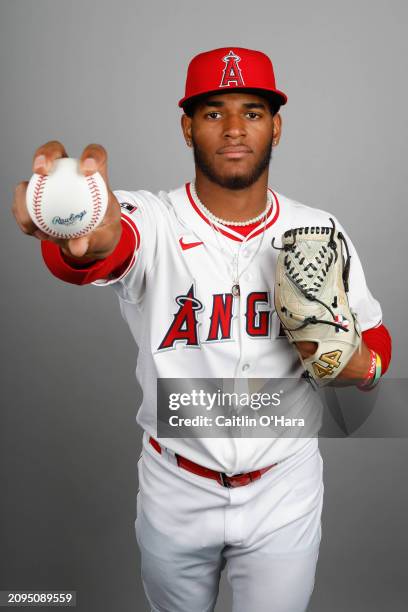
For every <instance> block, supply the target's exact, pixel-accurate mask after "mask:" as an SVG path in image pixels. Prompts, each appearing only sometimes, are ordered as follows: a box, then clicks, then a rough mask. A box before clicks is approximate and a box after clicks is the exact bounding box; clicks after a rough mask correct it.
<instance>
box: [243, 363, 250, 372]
mask: <svg viewBox="0 0 408 612" xmlns="http://www.w3.org/2000/svg"><path fill="white" fill-rule="evenodd" d="M250 367H251V366H250V365H249V363H244V365H243V366H242V371H243V372H246V371H247V370H249V368H250Z"/></svg>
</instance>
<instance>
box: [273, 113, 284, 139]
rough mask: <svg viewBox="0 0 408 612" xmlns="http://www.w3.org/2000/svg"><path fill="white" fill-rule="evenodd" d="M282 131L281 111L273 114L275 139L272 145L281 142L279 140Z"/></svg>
mask: <svg viewBox="0 0 408 612" xmlns="http://www.w3.org/2000/svg"><path fill="white" fill-rule="evenodd" d="M281 133H282V117H281V116H280V114H279V113H275V115H274V116H273V140H272V145H273V146H274V147H275V146H276V145H278V144H279V140H280V137H281Z"/></svg>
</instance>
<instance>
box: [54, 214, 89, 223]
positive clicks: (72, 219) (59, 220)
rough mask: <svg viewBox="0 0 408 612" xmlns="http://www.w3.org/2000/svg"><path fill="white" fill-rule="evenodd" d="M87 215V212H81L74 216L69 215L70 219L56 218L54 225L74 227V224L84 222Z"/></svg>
mask: <svg viewBox="0 0 408 612" xmlns="http://www.w3.org/2000/svg"><path fill="white" fill-rule="evenodd" d="M86 214H87V211H86V210H82V211H81V212H79V213H77V214H74V213H71V214H70V215H69V217H68V218H66V219H63V218H62V217H58V216H57V217H54V218H53V220H52V223H53V224H54V225H73V224H74V223H77V222H78V221H82V219H83V218H84V217H85V215H86Z"/></svg>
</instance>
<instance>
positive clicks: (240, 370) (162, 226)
mask: <svg viewBox="0 0 408 612" xmlns="http://www.w3.org/2000/svg"><path fill="white" fill-rule="evenodd" d="M270 192H271V194H272V206H271V208H270V210H269V212H268V215H267V217H266V218H265V220H264V222H262V223H261V224H260V225H259V226H257V227H256V228H255V229H254V230H253V231H252V232H251V233H250V234H248V235H247V236H246V237H244V236H242V235H241V234H240V233H238V232H236V231H235V230H234V229H231V228H228V227H227V226H225V225H220V224H218V223H214V222H211V221H210V219H209V218H208V216H206V214H205V213H204V212H203V209H202V208H201V207H200V205H199V203H198V202H197V201H195V200H194V197H193V195H192V192H191V188H190V184H189V183H187V184H186V185H184V186H182V187H180V188H179V189H176V190H174V191H170V192H169V193H166V192H163V191H162V192H160V193H159V194H158V195H154V194H153V193H150V192H148V191H134V192H133V191H132V192H130V191H115V192H114V194H115V196H116V198H117V199H118V201H119V202H120V203H121V205H122V214H123V219H125V221H126V222H127V223H129V225H130V226H131V227H132V229H133V230H134V232H135V236H136V250H135V256H134V258H133V259H132V261H131V264H130V265H129V267H128V269H127V271H126V272H125V273H124V274H123V275H122V277H121V278H120V279H116V280H111V279H105V280H100V281H96V282H95V283H94V284H95V285H99V286H106V285H112V287H113V288H114V290H115V291H116V293H117V295H118V297H119V302H120V307H121V312H122V315H123V317H124V319H125V321H126V322H127V323H128V325H129V327H130V330H131V332H132V334H133V337H134V339H135V341H136V344H137V346H138V348H139V354H138V360H137V368H136V377H137V380H138V381H139V383H140V385H141V387H142V390H143V402H142V405H141V407H140V409H139V411H138V414H137V422H138V423H139V424H140V425H141V427H142V428H143V429H144V430H145V431H146V432H147V433H148V434H150V435H152V436H157V428H156V385H157V378H158V377H160V378H200V377H202V378H219V377H223V378H263V379H268V378H299V377H300V376H301V374H302V372H303V368H302V365H301V362H300V360H299V357H298V354H297V352H296V349H295V348H294V347H293V346H292V345H291V344H290V343H289V342H288V341H287V339H286V337H285V336H282V334H279V331H280V322H279V319H278V317H277V315H276V312H275V311H274V300H273V291H274V281H275V268H276V261H277V257H278V254H279V251H277V250H276V249H274V248H273V247H272V246H271V241H272V238H275V241H276V242H277V244H278V245H280V244H281V243H280V239H281V236H282V234H283V232H285V231H286V230H288V229H291V228H293V227H299V226H311V225H319V226H331V223H330V221H329V218H330V217H332V218H333V219H334V221H335V223H336V226H337V229H339V230H341V231H342V232H343V233H344V235H345V237H346V240H347V242H348V246H349V249H350V254H351V269H350V280H349V284H350V292H349V294H348V297H349V302H350V307H351V309H352V310H353V311H354V312H355V313H356V315H357V319H358V322H359V325H360V328H361V330H362V331H364V330H366V329H370V328H372V327H375V326H377V325H379V324H380V323H381V319H382V313H381V308H380V305H379V303H378V301H377V300H376V299H374V298H373V296H372V295H371V293H370V291H369V289H368V287H367V284H366V280H365V276H364V272H363V269H362V266H361V262H360V259H359V257H358V254H357V252H356V250H355V248H354V246H353V244H352V242H351V240H350V238H349V237H348V235H347V234H346V232H345V231H344V228H343V227H342V226H341V224H340V223H339V222H338V221H337V219H336V218H335V217H333V215H330V214H329V213H327V212H325V211H323V210H318V209H315V208H311V207H309V206H305V205H303V204H300V203H299V202H296V201H294V200H291V199H289V198H287V197H285V196H283V195H281V194H278V193H276V192H274V191H273V190H270ZM237 279H238V282H239V287H240V296H234V295H233V291H232V287H233V285H234V283H236V281H237ZM160 442H161V443H162V444H163V445H164V446H166V447H168V448H169V449H171V450H173V451H174V452H176V453H179V454H180V455H183V456H184V457H187V458H188V459H190V460H192V461H195V462H196V463H199V464H201V465H204V466H206V467H209V468H212V469H215V470H218V471H222V472H226V473H227V474H235V473H240V472H247V471H251V470H254V469H259V468H262V467H265V466H267V465H271V464H273V463H275V462H278V461H282V460H283V459H285V458H288V457H289V456H291V455H293V454H294V453H296V452H297V451H298V450H300V449H301V448H303V447H304V446H305V445H306V444H311V445H316V446H317V440H316V439H312V440H310V439H302V438H277V439H269V438H248V439H244V438H225V439H220V438H191V439H186V438H183V439H180V438H166V439H161V440H160Z"/></svg>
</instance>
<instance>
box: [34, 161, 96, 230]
mask: <svg viewBox="0 0 408 612" xmlns="http://www.w3.org/2000/svg"><path fill="white" fill-rule="evenodd" d="M26 201H27V209H28V212H29V214H30V216H31V218H32V220H33V221H34V223H35V224H36V225H37V226H38V227H39V228H40V229H41V230H42V231H43V232H45V233H46V234H48V235H49V236H53V237H55V238H66V239H68V238H78V237H80V236H84V235H86V234H88V233H89V232H91V231H92V230H94V229H95V228H96V227H97V226H98V225H99V223H100V222H101V221H102V219H103V217H104V216H105V212H106V208H107V205H108V190H107V188H106V185H105V181H104V180H103V178H102V176H101V175H100V174H99V172H95V173H94V174H91V175H90V176H84V175H83V174H82V173H81V172H80V171H79V161H78V160H77V159H72V158H69V157H65V158H62V159H57V160H55V162H54V165H53V168H52V170H51V172H50V174H48V175H46V176H43V175H41V174H33V176H32V177H31V180H30V182H29V184H28V187H27V195H26ZM73 208H74V209H76V210H77V211H78V212H73V211H72V209H73Z"/></svg>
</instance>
